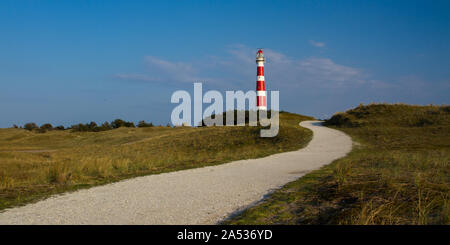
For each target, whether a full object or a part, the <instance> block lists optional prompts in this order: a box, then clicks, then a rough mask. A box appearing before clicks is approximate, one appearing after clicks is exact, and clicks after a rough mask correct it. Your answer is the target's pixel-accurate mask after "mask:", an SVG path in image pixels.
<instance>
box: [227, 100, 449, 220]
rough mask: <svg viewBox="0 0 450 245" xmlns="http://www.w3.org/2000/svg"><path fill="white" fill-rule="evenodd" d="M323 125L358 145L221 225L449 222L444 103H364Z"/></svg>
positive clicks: (446, 109) (447, 112)
mask: <svg viewBox="0 0 450 245" xmlns="http://www.w3.org/2000/svg"><path fill="white" fill-rule="evenodd" d="M326 124H327V125H329V126H330V127H333V128H336V129H338V130H342V131H344V132H345V133H347V134H349V135H350V136H351V137H352V138H353V140H354V141H356V142H358V143H359V144H358V145H356V146H355V147H354V149H353V151H352V152H351V153H350V154H349V155H348V156H346V157H344V158H342V159H339V160H336V161H334V162H333V163H332V164H330V165H328V166H325V167H323V168H322V169H320V170H317V171H314V172H311V173H309V174H308V175H306V176H304V177H302V178H300V179H299V180H297V181H294V182H292V183H290V184H288V185H286V186H284V187H283V188H282V189H280V190H278V191H276V192H275V193H273V195H271V196H270V197H269V198H268V199H267V200H265V201H264V202H263V203H261V204H260V205H257V206H255V207H253V208H250V209H248V210H247V211H245V212H243V213H242V214H240V215H239V216H237V217H234V218H233V219H232V220H230V221H228V222H227V223H228V224H364V225H365V224H450V106H411V105H403V104H395V105H388V104H371V105H367V106H359V107H357V108H355V109H352V110H349V111H347V112H345V113H337V114H335V115H334V116H333V117H332V118H331V119H330V120H328V121H327V122H326Z"/></svg>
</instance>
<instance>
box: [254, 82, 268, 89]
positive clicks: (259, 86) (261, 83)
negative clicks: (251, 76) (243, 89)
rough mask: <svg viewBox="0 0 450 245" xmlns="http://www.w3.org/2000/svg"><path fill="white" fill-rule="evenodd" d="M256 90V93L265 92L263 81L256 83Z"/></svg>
mask: <svg viewBox="0 0 450 245" xmlns="http://www.w3.org/2000/svg"><path fill="white" fill-rule="evenodd" d="M256 90H257V91H265V90H266V86H265V85H264V81H256Z"/></svg>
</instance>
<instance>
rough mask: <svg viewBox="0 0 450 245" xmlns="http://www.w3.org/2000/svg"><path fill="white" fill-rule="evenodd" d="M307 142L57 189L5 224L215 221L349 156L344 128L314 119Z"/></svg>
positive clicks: (7, 216) (4, 218)
mask: <svg viewBox="0 0 450 245" xmlns="http://www.w3.org/2000/svg"><path fill="white" fill-rule="evenodd" d="M300 125H301V126H303V127H306V128H309V129H311V130H312V131H313V133H314V136H313V139H312V140H311V142H310V143H309V144H308V146H307V147H305V148H303V149H301V150H298V151H293V152H287V153H280V154H275V155H272V156H269V157H265V158H260V159H252V160H241V161H235V162H231V163H227V164H222V165H217V166H211V167H203V168H197V169H189V170H183V171H177V172H171V173H164V174H158V175H150V176H144V177H138V178H134V179H130V180H124V181H121V182H117V183H113V184H108V185H105V186H99V187H94V188H90V189H86V190H80V191H76V192H73V193H68V194H64V195H58V196H54V197H51V198H48V199H46V200H43V201H40V202H37V203H34V204H29V205H26V206H23V207H18V208H13V209H9V210H6V211H5V212H3V213H0V224H215V223H217V222H219V221H221V220H222V219H223V218H225V217H227V216H228V215H230V214H232V213H233V212H235V211H237V210H241V209H243V208H245V207H248V206H249V205H252V204H254V203H255V202H257V201H259V200H261V199H262V198H263V197H264V195H266V194H268V193H270V192H271V191H273V190H274V189H277V188H279V187H281V186H283V185H284V184H286V183H288V182H290V181H293V180H295V179H297V178H298V177H301V176H303V175H305V173H307V172H309V171H311V170H314V169H318V168H320V167H321V166H323V165H325V164H328V163H330V162H332V161H333V160H335V159H337V158H340V157H343V156H345V155H346V154H347V153H348V152H349V151H350V150H351V147H352V141H351V139H350V137H348V136H347V135H345V134H344V133H342V132H340V131H337V130H334V129H330V128H326V127H323V126H320V123H318V122H314V121H305V122H302V123H301V124H300Z"/></svg>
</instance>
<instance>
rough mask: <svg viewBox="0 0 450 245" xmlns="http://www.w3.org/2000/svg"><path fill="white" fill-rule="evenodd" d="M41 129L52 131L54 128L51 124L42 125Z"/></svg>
mask: <svg viewBox="0 0 450 245" xmlns="http://www.w3.org/2000/svg"><path fill="white" fill-rule="evenodd" d="M41 129H44V130H52V129H53V126H52V125H51V124H50V123H46V124H43V125H41Z"/></svg>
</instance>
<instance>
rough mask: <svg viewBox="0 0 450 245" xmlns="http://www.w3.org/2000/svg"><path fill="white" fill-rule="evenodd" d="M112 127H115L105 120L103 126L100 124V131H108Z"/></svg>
mask: <svg viewBox="0 0 450 245" xmlns="http://www.w3.org/2000/svg"><path fill="white" fill-rule="evenodd" d="M111 129H113V127H112V126H111V124H109V122H104V123H103V124H102V126H100V131H106V130H111Z"/></svg>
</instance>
